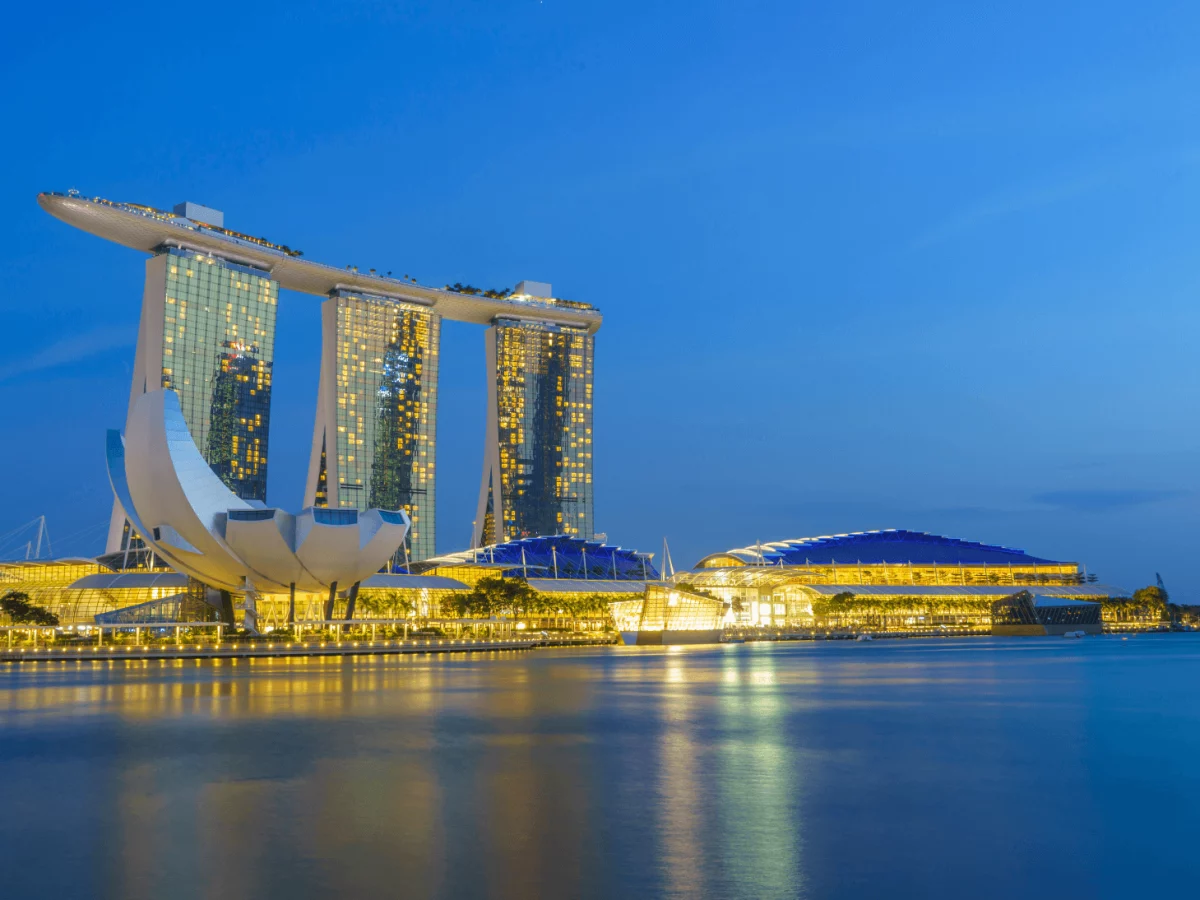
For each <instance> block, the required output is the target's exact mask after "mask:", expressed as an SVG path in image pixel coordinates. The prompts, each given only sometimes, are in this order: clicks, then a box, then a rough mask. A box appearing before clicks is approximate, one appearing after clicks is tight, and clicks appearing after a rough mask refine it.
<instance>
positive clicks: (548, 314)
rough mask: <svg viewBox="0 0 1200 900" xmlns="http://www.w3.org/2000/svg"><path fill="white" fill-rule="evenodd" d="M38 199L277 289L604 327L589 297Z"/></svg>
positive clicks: (475, 315)
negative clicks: (436, 280) (462, 278)
mask: <svg viewBox="0 0 1200 900" xmlns="http://www.w3.org/2000/svg"><path fill="white" fill-rule="evenodd" d="M37 199H38V205H39V206H41V207H42V209H44V210H45V211H46V212H48V213H50V215H52V216H54V217H55V218H56V219H61V220H62V221H64V222H66V223H67V224H68V225H73V226H75V227H76V228H78V229H80V230H82V231H86V232H88V233H89V234H94V235H96V236H97V237H102V238H104V239H105V240H109V241H113V242H114V243H117V244H121V245H122V246H125V247H131V248H133V249H134V250H141V251H143V252H145V253H155V252H157V251H158V250H159V249H160V248H162V247H180V248H185V249H189V250H195V251H199V252H202V253H207V254H210V255H213V256H218V257H221V258H222V259H227V260H229V261H230V262H236V263H241V264H243V265H249V266H253V267H255V268H257V269H262V270H263V271H265V272H268V273H269V274H270V275H271V277H272V278H274V279H275V280H276V281H278V282H279V285H280V287H283V288H287V289H288V290H292V291H299V292H300V293H302V294H313V295H315V296H318V297H325V296H328V295H329V293H330V292H332V291H335V290H347V291H360V292H362V293H366V294H376V295H380V296H384V297H390V298H393V299H395V300H399V301H403V302H405V303H414V304H417V305H419V306H425V307H428V308H430V309H431V310H432V311H433V312H435V313H437V314H438V315H440V316H443V317H444V318H447V319H452V320H454V321H457V322H473V323H476V324H479V325H489V324H491V322H492V320H493V319H495V318H497V317H508V318H517V319H530V320H535V321H538V322H550V323H553V324H556V325H570V326H574V327H576V328H586V329H587V330H588V332H589V333H591V334H595V333H596V332H597V331H598V330H599V329H600V323H601V321H602V317H601V315H600V311H599V310H598V309H596V308H594V307H592V306H589V305H587V304H585V303H576V302H573V301H570V300H557V299H552V298H543V297H530V296H524V295H514V296H510V297H504V298H498V297H487V296H483V295H477V294H461V293H458V292H456V291H450V290H444V289H439V288H432V287H425V286H423V285H418V284H414V283H412V282H410V281H403V280H401V279H399V278H391V277H389V276H386V275H379V274H371V273H368V274H363V273H361V272H359V271H357V270H355V269H344V268H343V269H339V268H337V267H336V266H331V265H327V264H326V263H319V262H314V261H312V260H308V259H304V258H303V256H302V254H301V253H300V252H299V251H296V250H293V249H291V248H290V247H288V246H286V245H284V244H273V243H271V242H270V241H267V240H265V239H263V238H257V237H251V236H250V235H245V234H240V233H238V232H236V231H231V230H229V229H226V228H217V227H215V226H212V225H207V224H205V223H203V222H195V221H192V220H191V219H185V218H183V217H182V216H177V215H175V214H174V213H169V212H164V211H163V210H159V209H154V208H152V207H148V206H138V205H136V204H132V203H114V202H112V201H111V200H104V199H102V198H100V197H94V198H92V199H90V200H89V199H87V198H86V197H80V196H75V195H74V194H60V193H56V192H51V193H43V194H38V198H37Z"/></svg>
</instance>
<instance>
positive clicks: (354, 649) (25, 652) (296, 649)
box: [0, 627, 615, 663]
mask: <svg viewBox="0 0 1200 900" xmlns="http://www.w3.org/2000/svg"><path fill="white" fill-rule="evenodd" d="M7 630H8V632H9V638H10V639H11V636H12V635H13V634H14V633H15V632H16V631H17V629H13V628H10V629H7ZM41 630H47V631H50V630H52V629H41ZM95 630H96V631H97V634H98V635H99V636H101V639H100V640H98V641H96V642H94V643H86V644H75V643H59V642H56V641H53V640H50V641H46V640H44V641H43V642H42V643H40V644H38V643H37V642H36V634H37V631H38V630H31V629H24V632H25V633H26V634H28V633H30V632H31V631H32V633H33V635H34V636H35V637H34V640H33V641H29V640H27V641H26V642H25V644H24V645H22V646H15V645H10V646H5V645H0V663H37V662H64V661H71V660H77V661H80V662H84V661H89V660H90V661H96V660H100V661H106V660H107V661H121V660H151V659H155V660H172V659H263V658H273V657H303V656H393V655H403V654H413V653H438V654H441V653H485V652H494V651H501V650H509V651H524V650H533V649H536V648H539V647H575V646H596V645H600V644H610V643H612V642H613V641H614V640H615V637H614V636H613V635H610V634H601V635H598V636H591V635H579V634H561V635H556V634H552V633H544V634H543V633H535V634H531V635H529V636H527V637H526V636H520V637H516V636H508V637H501V638H468V637H457V638H454V637H429V638H408V639H396V640H386V639H384V640H375V639H372V638H370V637H367V636H365V635H364V636H363V637H362V638H361V639H352V638H351V637H345V638H343V637H341V636H338V635H336V633H335V635H332V636H323V637H322V638H318V639H315V640H313V639H310V640H290V639H288V638H286V637H280V638H279V639H276V640H272V639H271V638H270V636H269V635H268V636H267V637H266V638H258V639H253V640H244V639H243V640H239V639H233V640H227V639H224V638H223V636H222V635H221V633H220V630H216V629H214V630H213V631H212V632H211V637H209V636H207V635H205V636H204V637H205V638H207V639H200V640H197V639H195V637H194V636H189V638H188V639H187V640H184V639H183V638H182V636H181V635H177V636H176V637H175V639H173V640H172V639H167V640H157V641H155V640H150V639H148V637H147V639H146V640H143V636H142V632H143V631H145V632H148V633H149V632H151V631H152V629H150V628H138V629H136V630H135V629H132V628H128V627H127V628H125V629H124V631H125V632H128V633H131V634H125V635H124V636H125V637H132V640H126V641H124V642H121V643H116V642H114V641H113V637H112V636H111V635H110V637H109V642H108V643H104V642H103V638H102V635H103V631H100V630H99V629H95ZM160 631H161V629H160ZM326 637H328V639H325V638H326Z"/></svg>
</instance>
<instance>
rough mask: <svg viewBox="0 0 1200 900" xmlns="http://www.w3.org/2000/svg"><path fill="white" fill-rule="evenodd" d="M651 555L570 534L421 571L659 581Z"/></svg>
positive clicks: (498, 547) (485, 550)
mask: <svg viewBox="0 0 1200 900" xmlns="http://www.w3.org/2000/svg"><path fill="white" fill-rule="evenodd" d="M651 556H652V554H649V553H639V552H637V551H636V550H625V549H623V548H621V547H612V546H609V545H608V544H605V543H603V542H601V541H585V540H583V539H582V538H577V537H571V536H570V535H565V534H557V535H554V536H553V537H531V538H521V539H520V540H515V541H506V542H505V543H503V544H495V545H493V546H491V547H479V548H478V549H475V550H463V551H461V552H459V553H451V554H449V555H447V556H439V557H436V558H434V559H427V560H424V561H423V562H422V563H421V564H420V568H421V569H422V570H427V569H430V568H435V567H438V566H456V565H457V566H462V565H468V566H469V565H479V566H487V567H490V568H496V569H499V570H501V571H503V573H504V574H506V575H509V576H522V577H525V578H586V579H589V580H595V579H608V580H615V581H657V580H658V570H657V569H655V568H654V565H653V564H652V563H651V562H650V560H651Z"/></svg>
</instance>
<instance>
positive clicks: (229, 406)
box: [162, 249, 279, 500]
mask: <svg viewBox="0 0 1200 900" xmlns="http://www.w3.org/2000/svg"><path fill="white" fill-rule="evenodd" d="M278 301H279V284H278V282H276V281H274V280H272V279H271V278H270V276H269V275H267V274H266V273H263V272H259V271H257V270H255V269H251V268H249V267H246V266H241V265H237V264H234V263H229V262H226V261H224V260H221V259H217V258H214V257H210V256H204V255H202V254H197V253H192V252H190V251H181V250H174V249H173V250H170V251H168V260H167V269H166V297H165V305H164V321H163V347H162V386H163V387H164V388H170V389H172V390H174V391H175V392H176V393H178V394H179V402H180V407H181V409H182V411H183V417H184V421H185V422H186V423H187V426H188V430H189V431H190V432H191V434H192V438H193V439H194V440H195V442H196V445H197V447H198V448H199V449H200V452H201V454H202V455H203V456H204V458H205V460H206V461H207V462H208V463H209V465H211V466H212V467H213V470H214V471H215V472H216V473H217V474H218V475H219V476H220V477H221V479H222V480H223V481H224V482H225V483H226V484H227V485H228V486H229V488H230V489H231V490H233V491H234V492H235V493H237V494H238V495H239V496H241V497H243V498H244V499H252V500H265V499H266V484H267V448H268V435H269V431H270V416H271V373H272V367H273V364H274V355H275V311H276V307H277V305H278Z"/></svg>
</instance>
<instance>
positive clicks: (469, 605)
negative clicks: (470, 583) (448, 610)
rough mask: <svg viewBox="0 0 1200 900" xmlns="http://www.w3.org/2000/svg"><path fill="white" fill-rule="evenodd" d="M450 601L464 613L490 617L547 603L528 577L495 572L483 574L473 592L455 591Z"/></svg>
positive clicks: (517, 614)
mask: <svg viewBox="0 0 1200 900" xmlns="http://www.w3.org/2000/svg"><path fill="white" fill-rule="evenodd" d="M450 602H451V603H452V604H453V605H454V606H455V607H456V608H457V610H458V614H459V615H460V616H470V617H471V618H476V619H487V618H491V617H492V616H499V615H506V616H512V617H514V618H520V617H521V616H525V615H528V614H529V613H531V612H535V611H537V610H540V609H542V608H544V607H545V606H546V602H545V600H544V598H542V597H541V595H539V594H538V592H537V591H535V590H534V589H533V588H531V587H530V586H529V585H528V584H526V583H525V582H524V581H517V580H515V579H509V578H502V577H499V576H493V577H489V578H481V579H479V582H478V583H477V584H476V585H475V587H474V588H473V589H472V590H471V593H469V594H455V595H454V596H453V597H452V598H451V599H450Z"/></svg>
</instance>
